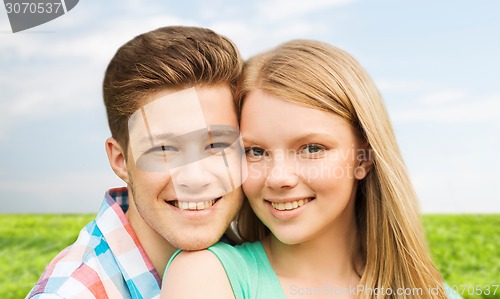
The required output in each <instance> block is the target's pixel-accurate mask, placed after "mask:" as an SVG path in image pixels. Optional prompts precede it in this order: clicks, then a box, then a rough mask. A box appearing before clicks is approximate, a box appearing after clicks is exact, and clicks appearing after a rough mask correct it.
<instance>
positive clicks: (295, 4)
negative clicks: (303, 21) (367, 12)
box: [258, 0, 354, 20]
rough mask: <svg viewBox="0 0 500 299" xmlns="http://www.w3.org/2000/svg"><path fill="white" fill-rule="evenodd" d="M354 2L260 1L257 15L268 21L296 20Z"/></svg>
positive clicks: (337, 0)
mask: <svg viewBox="0 0 500 299" xmlns="http://www.w3.org/2000/svg"><path fill="white" fill-rule="evenodd" d="M353 2H354V0H309V1H303V0H275V1H262V2H260V3H259V5H258V11H259V14H260V15H262V16H263V17H264V18H266V19H268V20H281V19H285V18H292V17H293V18H297V17H298V16H301V15H305V14H308V13H312V12H315V11H319V10H323V9H326V8H329V7H333V6H345V5H348V4H351V3H353Z"/></svg>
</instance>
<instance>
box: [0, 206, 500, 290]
mask: <svg viewBox="0 0 500 299" xmlns="http://www.w3.org/2000/svg"><path fill="white" fill-rule="evenodd" d="M93 217H94V216H93V215H22V216H21V215H0V275H1V277H0V298H2V299H14V298H16V299H17V298H24V297H25V296H26V294H27V293H28V292H29V290H30V289H31V287H33V285H34V284H35V282H36V281H37V279H38V277H39V276H40V274H41V273H42V271H43V269H44V268H45V265H46V264H47V263H48V262H49V261H50V260H51V259H52V258H53V257H54V256H55V255H56V254H57V253H58V252H59V251H60V250H62V249H63V248H65V247H66V246H67V245H69V244H71V243H73V242H74V240H75V239H76V237H77V235H78V232H79V231H80V229H81V228H82V227H83V226H84V225H85V224H86V223H88V222H89V221H91V220H92V219H93ZM424 226H425V230H426V233H427V238H428V242H429V245H430V247H431V251H432V255H433V258H434V260H435V262H436V264H437V265H438V267H439V269H440V270H441V272H442V273H443V276H444V278H445V280H446V282H447V283H448V284H449V285H450V286H452V287H453V286H457V287H458V290H459V292H460V293H461V294H462V297H464V298H498V299H500V287H498V289H496V294H493V292H494V291H495V285H499V284H500V215H481V216H473V215H426V216H424ZM488 289H489V290H490V292H489V295H488V294H484V293H485V292H487V290H488ZM479 293H483V294H479Z"/></svg>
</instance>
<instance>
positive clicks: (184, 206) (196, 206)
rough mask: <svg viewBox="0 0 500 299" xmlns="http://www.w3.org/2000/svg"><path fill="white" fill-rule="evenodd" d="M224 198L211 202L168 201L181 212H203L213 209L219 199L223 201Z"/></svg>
mask: <svg viewBox="0 0 500 299" xmlns="http://www.w3.org/2000/svg"><path fill="white" fill-rule="evenodd" d="M221 198H222V196H219V197H217V198H214V199H210V200H205V201H179V200H172V201H167V203H168V204H169V205H172V206H174V207H176V208H179V209H181V210H188V211H201V210H205V209H208V208H210V207H212V206H213V205H214V204H215V203H216V202H217V201H219V199H221Z"/></svg>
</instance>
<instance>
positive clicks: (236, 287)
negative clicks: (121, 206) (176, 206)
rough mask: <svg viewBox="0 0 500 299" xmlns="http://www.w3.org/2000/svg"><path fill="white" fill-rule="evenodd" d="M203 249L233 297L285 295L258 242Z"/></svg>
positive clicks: (279, 297)
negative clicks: (222, 272) (220, 269)
mask: <svg viewBox="0 0 500 299" xmlns="http://www.w3.org/2000/svg"><path fill="white" fill-rule="evenodd" d="M207 250H209V251H210V252H212V253H213V254H215V256H216V257H217V258H218V259H219V261H220V262H221V264H222V266H223V267H224V270H225V271H226V275H227V277H228V278H229V282H230V284H231V287H232V289H233V293H234V297H235V298H236V299H263V298H273V299H286V296H285V293H284V292H283V289H282V288H281V284H280V281H279V279H278V276H276V272H274V270H273V268H272V267H271V263H270V262H269V259H268V257H267V255H266V252H265V251H264V248H263V247H262V243H261V242H254V243H243V244H242V245H237V246H231V245H229V244H226V243H221V242H219V243H216V244H214V245H213V246H211V247H209V248H208V249H207ZM180 252H181V251H180V250H178V251H177V252H175V253H174V255H173V256H172V257H171V258H170V261H169V262H168V265H167V268H166V269H165V271H167V269H168V267H169V266H170V263H171V262H172V260H173V259H174V258H175V257H176V256H177V255H178V254H179V253H180ZM445 289H446V293H447V295H448V298H449V299H461V297H460V296H459V295H457V294H453V291H452V289H451V288H450V287H449V286H447V285H446V284H445ZM289 291H290V294H292V295H293V294H294V293H295V294H296V295H300V294H303V295H306V292H318V291H320V292H323V294H330V293H331V294H330V295H331V296H332V298H333V297H338V296H339V293H335V292H338V291H339V290H335V289H333V288H328V287H325V288H320V289H305V288H300V287H296V288H295V287H291V288H290V290H289ZM328 292H330V293H328ZM335 294H336V295H335ZM340 295H341V294H340ZM344 295H345V294H344Z"/></svg>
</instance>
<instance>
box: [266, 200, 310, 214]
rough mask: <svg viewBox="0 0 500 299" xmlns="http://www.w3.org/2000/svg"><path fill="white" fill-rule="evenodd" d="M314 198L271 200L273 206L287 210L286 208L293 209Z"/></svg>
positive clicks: (280, 209)
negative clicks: (285, 200)
mask: <svg viewBox="0 0 500 299" xmlns="http://www.w3.org/2000/svg"><path fill="white" fill-rule="evenodd" d="M311 200H312V199H311V198H304V199H300V200H295V201H289V202H279V203H278V202H271V205H272V206H273V208H275V209H276V210H279V211H286V210H293V209H296V208H298V207H301V206H303V205H305V204H306V203H308V202H310V201H311Z"/></svg>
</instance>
